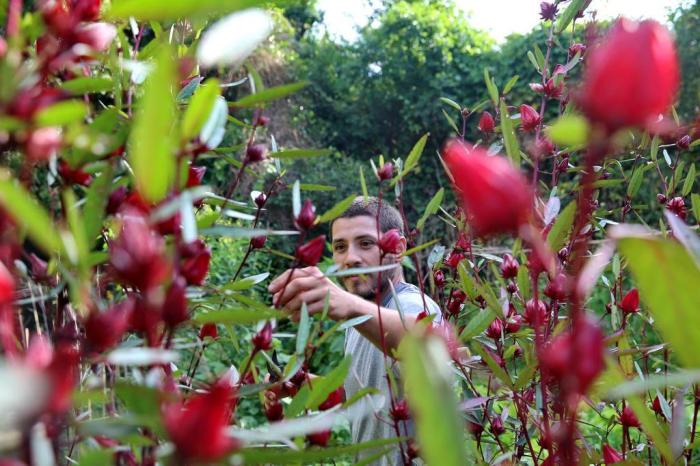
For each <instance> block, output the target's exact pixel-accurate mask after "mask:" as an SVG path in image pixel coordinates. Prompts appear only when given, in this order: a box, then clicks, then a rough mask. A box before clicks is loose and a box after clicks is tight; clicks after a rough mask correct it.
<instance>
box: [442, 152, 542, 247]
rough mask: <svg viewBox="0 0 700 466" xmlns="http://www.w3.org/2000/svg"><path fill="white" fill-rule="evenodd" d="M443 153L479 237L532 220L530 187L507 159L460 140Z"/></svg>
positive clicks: (515, 229) (471, 223)
mask: <svg viewBox="0 0 700 466" xmlns="http://www.w3.org/2000/svg"><path fill="white" fill-rule="evenodd" d="M442 154H443V158H444V160H445V163H446V165H447V167H448V169H449V171H450V174H451V175H452V178H453V180H454V185H455V190H456V192H457V194H458V195H459V196H460V197H461V200H462V204H463V207H464V210H465V211H466V212H467V214H468V222H469V225H470V226H471V228H472V230H473V232H474V234H475V235H476V236H489V235H496V234H500V233H512V232H516V231H517V230H518V228H519V227H520V226H521V225H522V224H524V223H526V222H527V221H528V220H529V218H530V214H531V211H532V196H531V190H530V188H529V186H528V183H527V181H526V180H525V177H524V176H523V175H522V174H521V173H520V172H519V171H518V170H517V169H516V168H515V167H513V166H512V165H511V163H510V162H509V161H508V160H507V159H505V158H503V157H501V156H490V155H488V153H487V152H486V150H485V149H482V148H474V147H472V146H470V145H468V144H466V143H464V142H462V141H459V140H457V139H452V140H450V141H448V142H447V144H446V145H445V147H444V149H443V151H442Z"/></svg>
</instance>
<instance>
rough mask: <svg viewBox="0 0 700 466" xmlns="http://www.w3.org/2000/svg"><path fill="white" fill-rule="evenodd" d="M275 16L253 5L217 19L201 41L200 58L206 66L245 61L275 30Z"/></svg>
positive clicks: (199, 47) (198, 48)
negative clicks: (273, 18)
mask: <svg viewBox="0 0 700 466" xmlns="http://www.w3.org/2000/svg"><path fill="white" fill-rule="evenodd" d="M272 27H273V21H272V17H271V16H270V14H269V13H267V12H266V11H265V10H261V9H259V8H250V9H248V10H243V11H239V12H236V13H233V14H230V15H228V16H226V17H225V18H223V19H221V20H219V21H217V22H216V23H214V24H213V25H212V26H211V27H210V28H209V29H207V30H206V31H205V32H204V34H202V39H201V40H200V41H199V46H198V47H197V60H198V61H199V64H200V65H202V66H204V67H211V66H214V65H230V64H236V63H241V62H242V61H243V60H245V59H246V57H247V56H248V55H250V54H251V53H253V50H255V48H256V47H257V46H258V45H260V43H261V42H262V41H264V40H265V39H266V38H267V36H269V35H270V33H271V32H272Z"/></svg>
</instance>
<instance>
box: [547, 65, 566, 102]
mask: <svg viewBox="0 0 700 466" xmlns="http://www.w3.org/2000/svg"><path fill="white" fill-rule="evenodd" d="M557 66H561V65H557ZM554 74H555V75H556V74H557V73H556V71H555V72H554ZM542 91H543V93H544V95H545V96H547V98H549V99H559V98H560V97H561V96H562V94H563V93H564V80H563V79H554V78H549V79H548V80H547V81H545V83H544V87H543V89H542Z"/></svg>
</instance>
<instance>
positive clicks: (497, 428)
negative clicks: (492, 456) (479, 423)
mask: <svg viewBox="0 0 700 466" xmlns="http://www.w3.org/2000/svg"><path fill="white" fill-rule="evenodd" d="M489 430H490V431H491V433H492V434H493V435H495V436H496V437H500V436H501V435H502V434H503V433H504V432H505V431H506V428H505V427H504V426H503V420H502V419H501V418H500V416H495V417H492V418H491V427H490V429H489Z"/></svg>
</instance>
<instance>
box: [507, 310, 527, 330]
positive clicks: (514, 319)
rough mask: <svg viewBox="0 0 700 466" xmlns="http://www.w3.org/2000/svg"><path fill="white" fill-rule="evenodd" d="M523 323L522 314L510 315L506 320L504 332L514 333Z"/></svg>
mask: <svg viewBox="0 0 700 466" xmlns="http://www.w3.org/2000/svg"><path fill="white" fill-rule="evenodd" d="M522 323H523V316H521V315H520V314H515V315H513V316H511V317H509V318H508V320H507V321H506V327H505V330H506V333H515V332H518V331H519V330H520V327H521V326H522Z"/></svg>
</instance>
